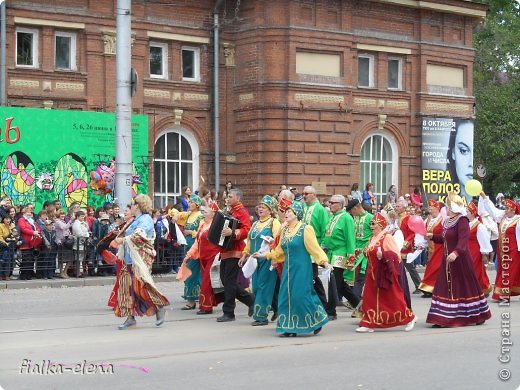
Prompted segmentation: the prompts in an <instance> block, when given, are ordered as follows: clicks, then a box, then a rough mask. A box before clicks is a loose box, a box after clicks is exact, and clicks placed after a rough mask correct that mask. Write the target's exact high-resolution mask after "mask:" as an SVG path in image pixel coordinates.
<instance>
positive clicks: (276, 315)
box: [271, 312, 278, 322]
mask: <svg viewBox="0 0 520 390" xmlns="http://www.w3.org/2000/svg"><path fill="white" fill-rule="evenodd" d="M277 318H278V313H277V312H274V313H273V316H272V317H271V321H273V322H274V321H276V319H277Z"/></svg>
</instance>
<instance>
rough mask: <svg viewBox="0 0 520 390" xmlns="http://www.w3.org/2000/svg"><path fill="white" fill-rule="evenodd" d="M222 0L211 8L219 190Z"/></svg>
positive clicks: (216, 161)
mask: <svg viewBox="0 0 520 390" xmlns="http://www.w3.org/2000/svg"><path fill="white" fill-rule="evenodd" d="M223 3H224V0H217V1H216V2H215V7H214V8H213V45H214V48H213V63H214V67H213V126H214V130H215V190H216V191H217V192H219V191H220V123H219V122H220V105H219V103H220V98H219V77H218V76H219V48H220V39H219V31H218V29H219V20H218V14H219V11H220V7H222V4H223Z"/></svg>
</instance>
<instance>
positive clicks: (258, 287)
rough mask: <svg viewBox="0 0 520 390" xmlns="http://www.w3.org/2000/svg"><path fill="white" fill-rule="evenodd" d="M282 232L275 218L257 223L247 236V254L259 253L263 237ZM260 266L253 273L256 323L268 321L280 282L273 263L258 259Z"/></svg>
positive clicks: (273, 235)
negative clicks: (275, 290) (272, 267)
mask: <svg viewBox="0 0 520 390" xmlns="http://www.w3.org/2000/svg"><path fill="white" fill-rule="evenodd" d="M279 231H280V222H278V220H276V219H274V218H268V219H267V220H265V221H256V222H255V223H254V224H253V226H252V227H251V230H250V231H249V234H248V236H247V245H246V248H245V250H244V252H245V253H247V254H251V253H255V252H258V251H259V250H260V246H261V245H262V242H263V239H262V236H266V237H276V236H277V235H278V233H279ZM257 263H258V266H257V268H256V270H255V272H254V273H253V277H252V287H253V293H254V294H255V305H254V312H253V319H254V320H255V321H266V320H267V316H268V314H269V311H270V310H271V305H272V303H273V295H274V289H275V287H276V281H277V280H278V272H277V271H276V268H274V269H270V268H271V261H269V260H267V259H266V258H265V257H264V258H258V259H257Z"/></svg>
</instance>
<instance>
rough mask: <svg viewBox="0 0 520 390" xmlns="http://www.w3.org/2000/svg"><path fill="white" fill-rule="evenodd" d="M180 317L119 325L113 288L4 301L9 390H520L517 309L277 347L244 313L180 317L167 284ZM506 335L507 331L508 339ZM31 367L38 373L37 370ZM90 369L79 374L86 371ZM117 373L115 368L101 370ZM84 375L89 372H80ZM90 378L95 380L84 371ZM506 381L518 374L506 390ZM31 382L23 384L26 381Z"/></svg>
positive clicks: (421, 310)
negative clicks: (506, 341)
mask: <svg viewBox="0 0 520 390" xmlns="http://www.w3.org/2000/svg"><path fill="white" fill-rule="evenodd" d="M159 288H160V289H161V290H162V291H163V292H164V293H165V294H166V295H167V296H168V297H169V299H170V300H171V302H172V304H173V306H172V307H170V310H169V311H168V313H167V321H166V324H165V325H164V326H163V327H161V328H156V327H155V326H154V325H153V318H144V319H139V320H138V327H137V329H135V330H127V331H118V330H117V328H116V327H117V325H118V324H119V323H120V322H122V321H121V319H118V318H116V317H114V315H113V314H112V312H111V311H110V310H109V309H108V308H107V307H106V299H107V297H108V295H109V291H110V287H109V286H94V287H69V288H40V289H26V290H9V289H8V290H2V291H0V313H2V314H1V318H0V334H1V339H0V340H1V341H0V388H1V387H3V388H4V389H6V390H10V389H74V390H80V389H95V388H107V389H108V388H110V389H140V388H154V389H181V388H182V389H188V388H189V389H244V388H249V389H317V388H319V389H414V390H415V389H421V390H422V389H443V388H444V389H516V388H517V387H518V386H519V384H520V364H519V363H518V362H519V361H520V302H518V299H516V300H514V301H513V302H512V303H511V306H510V307H499V306H498V305H497V304H496V303H494V304H492V312H493V318H492V320H491V321H489V322H487V323H486V324H485V325H483V326H478V327H477V326H472V327H465V328H458V329H432V328H430V327H429V326H428V325H426V324H425V323H424V319H425V318H426V314H427V311H428V308H429V300H428V299H422V298H420V297H418V296H413V306H414V309H415V311H416V313H417V315H418V316H419V317H420V321H419V323H418V324H417V326H416V328H415V329H414V331H413V332H411V333H405V332H403V331H402V330H387V331H380V332H376V333H372V334H357V333H355V332H354V329H355V328H356V326H357V323H356V321H355V320H354V319H351V318H350V313H349V312H347V311H346V309H341V311H340V312H339V319H338V321H334V322H331V323H329V324H328V325H326V327H325V328H324V330H323V332H322V333H321V334H320V335H318V336H309V337H305V336H303V337H297V338H290V339H285V338H279V337H276V335H275V332H274V325H272V324H271V325H269V326H266V327H251V326H250V325H249V324H250V319H249V318H248V317H247V316H246V308H245V307H244V306H243V305H241V304H239V306H238V309H237V321H235V322H232V323H216V322H215V318H216V317H217V315H219V314H220V313H219V311H218V312H216V313H215V314H214V315H211V316H197V315H195V313H194V312H193V311H188V312H186V311H181V310H180V307H181V305H182V299H181V298H180V295H181V286H180V284H179V283H177V282H165V283H160V284H159ZM502 313H509V315H510V317H511V322H510V325H509V328H508V329H509V331H510V333H511V336H510V338H511V339H512V341H513V343H514V344H513V345H512V346H511V354H510V357H511V362H510V363H508V364H502V363H500V362H499V361H498V357H499V355H500V350H501V340H502V334H501V331H503V330H505V329H506V328H504V326H505V325H504V326H502V325H501V321H500V319H501V314H502ZM501 326H502V328H501ZM24 359H27V360H26V362H28V361H29V360H30V361H31V362H32V364H33V365H34V364H36V363H40V364H41V362H42V361H43V360H45V361H50V362H53V363H60V364H70V365H71V366H70V367H71V368H72V367H73V365H75V364H78V363H81V362H84V361H86V362H87V363H89V364H90V363H96V364H99V363H110V364H112V367H113V371H114V374H100V373H97V374H85V375H81V374H73V373H71V372H65V373H63V374H61V375H37V374H27V373H26V372H27V368H26V367H27V365H24V366H23V367H22V369H21V368H20V367H21V366H22V362H23V361H24ZM33 367H34V366H33ZM80 367H81V366H80ZM104 367H108V366H104ZM81 369H82V368H80V370H81ZM85 369H86V368H85ZM501 369H508V370H510V371H511V375H512V377H511V379H510V380H509V381H501V380H499V378H498V373H499V371H500V370H501ZM20 371H23V373H20Z"/></svg>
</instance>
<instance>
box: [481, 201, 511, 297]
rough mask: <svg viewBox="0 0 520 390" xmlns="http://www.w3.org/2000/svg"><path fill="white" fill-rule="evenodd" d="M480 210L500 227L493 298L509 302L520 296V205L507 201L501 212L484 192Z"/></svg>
mask: <svg viewBox="0 0 520 390" xmlns="http://www.w3.org/2000/svg"><path fill="white" fill-rule="evenodd" d="M478 210H479V211H480V210H485V211H487V212H488V213H489V215H491V216H492V217H493V218H494V219H495V221H496V222H498V223H499V227H498V248H497V256H498V267H497V276H496V280H495V288H494V290H493V295H492V298H493V299H494V300H497V301H509V300H510V298H511V296H515V295H520V252H519V251H520V205H519V204H517V203H516V202H515V201H514V200H512V199H506V201H505V210H499V209H498V208H496V207H495V206H494V205H493V203H492V202H491V201H490V200H489V198H488V197H487V196H486V194H485V193H484V192H482V193H481V195H480V199H479V201H478Z"/></svg>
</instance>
